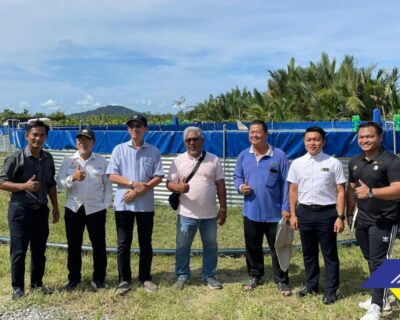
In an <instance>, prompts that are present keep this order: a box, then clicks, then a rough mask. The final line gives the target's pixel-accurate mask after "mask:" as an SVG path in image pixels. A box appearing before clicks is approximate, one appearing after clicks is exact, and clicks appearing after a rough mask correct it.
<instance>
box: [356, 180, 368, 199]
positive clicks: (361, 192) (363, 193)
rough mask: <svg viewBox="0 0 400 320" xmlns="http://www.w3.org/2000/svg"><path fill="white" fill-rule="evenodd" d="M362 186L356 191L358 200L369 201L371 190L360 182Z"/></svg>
mask: <svg viewBox="0 0 400 320" xmlns="http://www.w3.org/2000/svg"><path fill="white" fill-rule="evenodd" d="M358 182H359V184H360V186H359V187H357V188H356V189H355V194H356V197H357V198H358V199H368V192H369V191H370V188H369V187H368V186H367V185H366V184H365V183H364V182H363V181H362V180H361V179H359V180H358Z"/></svg>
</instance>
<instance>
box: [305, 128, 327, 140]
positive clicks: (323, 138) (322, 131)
mask: <svg viewBox="0 0 400 320" xmlns="http://www.w3.org/2000/svg"><path fill="white" fill-rule="evenodd" d="M307 132H318V133H319V134H320V135H321V137H322V140H324V141H325V136H326V132H325V130H324V129H322V128H321V127H319V126H311V127H308V128H307V129H306V132H304V136H305V135H306V133H307Z"/></svg>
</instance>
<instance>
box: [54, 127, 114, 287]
mask: <svg viewBox="0 0 400 320" xmlns="http://www.w3.org/2000/svg"><path fill="white" fill-rule="evenodd" d="M95 143H96V139H95V133H94V132H93V131H92V130H91V129H83V130H80V131H79V132H78V134H77V136H76V148H77V151H76V152H75V153H74V154H73V155H71V156H67V157H66V158H65V159H64V161H63V163H62V165H61V167H60V170H59V172H58V175H57V184H58V186H59V187H60V188H65V189H67V199H66V202H65V229H66V234H67V241H68V284H67V285H66V290H68V291H71V290H74V289H75V288H76V287H77V286H78V284H79V283H80V282H81V268H82V253H81V252H82V241H83V232H84V231H85V226H86V228H87V230H88V233H89V238H90V241H91V242H92V247H93V280H92V282H91V287H92V288H93V289H94V290H98V289H102V288H105V283H104V280H105V277H106V267H107V255H106V231H105V224H106V212H107V208H108V207H109V205H110V204H111V198H112V184H111V182H110V180H109V179H108V176H107V175H106V169H107V165H108V163H107V160H106V159H105V158H104V157H103V156H101V155H98V154H95V153H94V152H93V151H92V150H93V146H94V145H95Z"/></svg>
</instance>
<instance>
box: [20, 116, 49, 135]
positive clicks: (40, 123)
mask: <svg viewBox="0 0 400 320" xmlns="http://www.w3.org/2000/svg"><path fill="white" fill-rule="evenodd" d="M35 127H42V128H44V130H45V131H46V136H47V135H48V133H49V130H50V127H49V126H48V125H47V124H46V122H44V121H42V120H39V119H37V120H33V121H29V123H28V125H27V126H26V132H28V133H29V132H30V131H31V129H32V128H35Z"/></svg>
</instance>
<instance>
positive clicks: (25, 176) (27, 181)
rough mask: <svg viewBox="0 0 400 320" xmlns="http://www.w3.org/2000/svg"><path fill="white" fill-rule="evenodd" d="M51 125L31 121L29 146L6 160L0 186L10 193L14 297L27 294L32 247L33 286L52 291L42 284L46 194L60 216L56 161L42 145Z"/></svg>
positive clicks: (46, 233) (28, 135) (46, 212)
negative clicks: (27, 269) (26, 276)
mask: <svg viewBox="0 0 400 320" xmlns="http://www.w3.org/2000/svg"><path fill="white" fill-rule="evenodd" d="M48 131H49V126H48V125H46V124H45V123H44V122H43V121H39V120H35V121H33V122H31V123H30V124H29V125H28V127H27V129H26V133H25V138H26V140H27V141H28V145H27V146H26V147H25V149H22V150H18V151H16V152H14V153H13V154H12V155H11V156H9V157H8V158H7V159H6V160H5V161H4V167H3V170H2V172H1V174H0V189H2V190H6V191H9V192H11V200H10V203H9V208H8V224H9V228H10V238H11V245H10V255H11V281H12V287H13V294H12V298H13V299H14V300H15V299H18V298H21V297H22V296H23V295H24V275H25V257H26V252H27V250H28V245H29V244H30V248H31V289H32V290H39V291H40V292H42V293H44V294H50V293H52V290H51V289H49V288H46V287H45V286H43V282H42V278H43V274H44V269H45V263H46V257H45V251H46V241H47V238H48V235H49V223H48V216H49V208H48V206H47V195H48V196H49V198H50V201H51V203H52V205H53V223H56V222H57V221H58V219H59V211H58V204H57V189H56V181H55V180H54V174H55V169H54V161H53V157H52V156H51V154H50V153H48V152H46V151H44V150H43V149H42V146H43V144H44V142H45V141H46V138H47V133H48Z"/></svg>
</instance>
